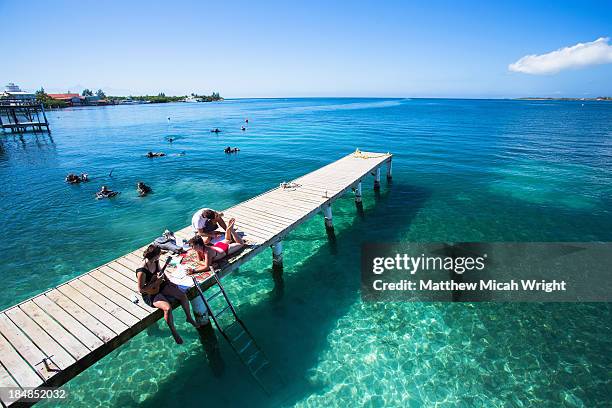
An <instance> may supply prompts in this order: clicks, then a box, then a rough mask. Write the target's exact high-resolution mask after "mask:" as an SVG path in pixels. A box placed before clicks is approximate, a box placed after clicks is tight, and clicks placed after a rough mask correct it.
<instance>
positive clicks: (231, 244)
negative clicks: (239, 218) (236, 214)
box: [188, 218, 244, 274]
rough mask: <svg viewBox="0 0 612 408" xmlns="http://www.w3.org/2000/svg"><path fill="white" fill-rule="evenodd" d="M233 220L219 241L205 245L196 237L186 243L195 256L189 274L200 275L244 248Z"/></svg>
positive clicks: (199, 237)
mask: <svg viewBox="0 0 612 408" xmlns="http://www.w3.org/2000/svg"><path fill="white" fill-rule="evenodd" d="M235 221H236V220H235V219H233V218H232V219H230V220H229V222H228V223H227V229H226V230H225V237H224V239H222V240H221V241H219V242H217V243H215V244H213V245H207V244H205V243H204V240H203V239H202V237H201V236H199V235H196V236H195V237H193V238H191V239H190V240H189V242H188V244H189V246H190V247H191V249H192V250H193V251H195V252H196V254H197V262H196V263H195V266H193V267H190V268H189V269H188V273H189V274H194V273H201V272H206V271H208V270H210V266H211V265H213V264H214V263H215V262H216V261H219V260H221V259H223V258H225V257H226V256H229V255H231V254H234V253H236V252H238V251H239V250H240V249H242V247H243V246H244V241H243V240H242V237H240V235H238V233H237V232H236V231H235V230H234V222H235Z"/></svg>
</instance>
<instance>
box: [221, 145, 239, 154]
mask: <svg viewBox="0 0 612 408" xmlns="http://www.w3.org/2000/svg"><path fill="white" fill-rule="evenodd" d="M223 151H224V152H225V153H227V154H230V153H238V152H239V151H240V149H239V148H237V147H234V148H233V149H232V148H231V147H230V146H227V147H226V148H225V149H224V150H223Z"/></svg>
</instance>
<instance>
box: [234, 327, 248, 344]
mask: <svg viewBox="0 0 612 408" xmlns="http://www.w3.org/2000/svg"><path fill="white" fill-rule="evenodd" d="M245 333H246V332H245V331H244V330H243V331H241V332H240V334H239V335H237V336H236V337H234V338H233V339H232V343H233V342H235V341H236V340H238V339H239V338H241V337H242V335H243V334H245Z"/></svg>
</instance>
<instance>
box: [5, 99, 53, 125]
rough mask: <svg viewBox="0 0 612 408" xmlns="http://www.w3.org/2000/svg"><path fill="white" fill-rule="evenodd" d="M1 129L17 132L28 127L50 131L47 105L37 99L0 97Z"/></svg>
mask: <svg viewBox="0 0 612 408" xmlns="http://www.w3.org/2000/svg"><path fill="white" fill-rule="evenodd" d="M0 129H2V130H3V131H4V130H5V129H9V130H10V131H11V132H17V133H23V132H26V131H28V129H31V130H32V131H39V132H42V131H43V129H44V130H45V131H47V132H49V122H48V121H47V115H46V113H45V107H44V106H43V104H42V103H39V102H36V101H35V100H29V99H28V100H23V99H10V98H0Z"/></svg>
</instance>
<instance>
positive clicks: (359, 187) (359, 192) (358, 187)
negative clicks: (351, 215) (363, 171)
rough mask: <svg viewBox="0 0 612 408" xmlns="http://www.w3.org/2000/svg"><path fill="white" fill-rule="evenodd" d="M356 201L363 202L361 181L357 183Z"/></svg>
mask: <svg viewBox="0 0 612 408" xmlns="http://www.w3.org/2000/svg"><path fill="white" fill-rule="evenodd" d="M355 202H356V203H360V202H361V181H360V182H359V183H357V187H355Z"/></svg>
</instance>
